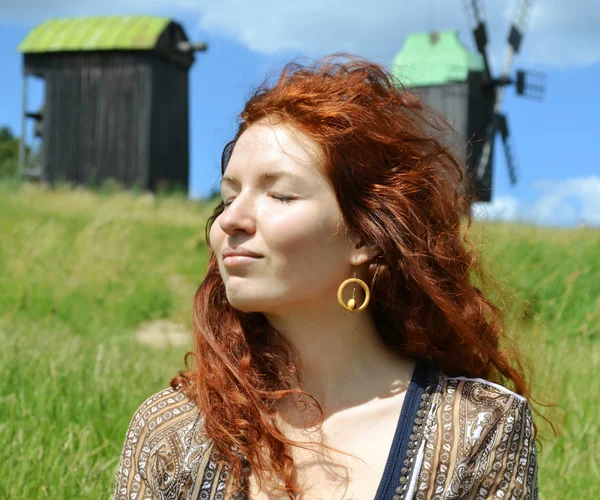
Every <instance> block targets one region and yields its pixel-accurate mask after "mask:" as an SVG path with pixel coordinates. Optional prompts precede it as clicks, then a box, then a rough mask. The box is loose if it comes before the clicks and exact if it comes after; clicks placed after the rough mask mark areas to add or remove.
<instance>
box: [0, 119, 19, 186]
mask: <svg viewBox="0 0 600 500" xmlns="http://www.w3.org/2000/svg"><path fill="white" fill-rule="evenodd" d="M18 166H19V138H18V137H16V136H15V135H14V134H13V132H12V130H11V129H10V127H6V126H3V127H0V177H11V176H13V175H16V173H17V170H18Z"/></svg>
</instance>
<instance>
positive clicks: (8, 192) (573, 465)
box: [0, 182, 600, 499]
mask: <svg viewBox="0 0 600 500" xmlns="http://www.w3.org/2000/svg"><path fill="white" fill-rule="evenodd" d="M211 208H212V207H211V206H209V205H208V204H201V203H196V202H191V201H189V200H186V199H185V197H183V196H162V197H161V196H159V197H152V196H149V195H145V194H132V193H123V192H118V191H117V192H90V191H85V190H75V189H70V188H67V187H62V188H60V189H57V190H44V189H40V188H39V187H37V186H34V185H28V184H23V185H17V184H14V185H12V184H11V185H9V184H7V183H3V182H0V343H1V345H2V349H1V350H0V377H1V380H2V385H1V386H0V463H1V464H2V474H1V475H0V498H9V499H12V498H19V499H20V498H28V499H29V498H31V499H36V498H53V499H54V498H57V499H62V498H108V497H109V496H110V492H111V487H112V481H113V478H114V473H115V467H116V465H117V461H118V458H119V453H120V451H121V446H122V443H123V439H124V434H125V430H126V428H127V426H128V424H129V419H130V418H131V416H132V414H133V412H134V410H135V408H136V407H137V406H138V405H139V404H140V403H141V402H142V401H143V400H144V399H145V398H146V397H147V396H149V395H150V394H152V393H153V392H155V391H157V390H159V389H161V388H163V387H165V386H166V385H167V384H168V382H169V380H170V378H171V377H172V376H173V375H174V374H175V373H176V372H177V370H179V369H180V368H181V367H182V362H183V354H184V353H185V351H186V347H185V346H184V347H171V348H167V349H160V350H158V349H152V348H150V347H146V346H144V345H140V344H139V343H137V342H136V340H135V338H134V332H135V330H136V328H138V327H139V325H141V324H143V323H145V322H148V321H153V320H158V319H163V318H167V319H170V320H172V321H173V322H175V323H176V324H179V325H182V328H184V329H189V327H190V322H191V304H192V298H193V294H194V292H195V290H196V288H197V286H198V285H199V284H200V282H201V281H202V278H203V275H204V271H205V265H206V256H207V251H206V247H205V245H204V225H205V221H206V218H207V216H208V214H209V213H210V210H211ZM472 235H473V237H474V239H475V241H479V242H483V243H482V244H483V251H482V254H483V256H484V257H485V259H486V260H487V261H488V262H489V263H490V264H491V265H492V268H493V270H494V274H495V276H496V277H497V279H498V281H500V283H501V285H503V286H504V287H508V288H510V290H511V292H510V293H509V294H508V295H507V297H508V298H507V299H506V300H505V306H506V307H507V309H508V317H509V326H510V330H511V331H512V333H513V334H514V336H515V337H517V338H518V339H519V343H520V345H521V346H524V349H525V351H526V354H528V355H529V357H530V358H531V359H532V361H533V363H534V367H535V374H536V377H535V380H534V384H535V386H534V388H535V394H536V395H537V397H538V399H540V400H541V401H542V402H550V403H556V404H558V405H560V406H562V407H563V408H564V410H565V411H566V413H565V411H561V410H560V409H549V410H548V409H544V408H541V409H542V412H543V413H544V414H546V415H547V416H548V417H550V418H551V419H552V421H553V422H554V423H555V425H556V426H557V428H558V430H559V432H560V436H559V437H556V438H555V437H553V435H552V433H551V432H550V429H549V428H548V426H547V425H546V424H544V422H543V420H541V419H538V424H539V427H540V430H541V432H542V435H543V436H544V448H543V451H542V452H541V454H540V490H541V497H542V498H597V497H598V498H600V480H599V478H600V464H599V455H600V453H599V450H600V446H599V443H598V439H599V437H600V429H599V425H600V424H599V422H600V407H599V406H600V403H599V402H598V399H599V398H598V389H597V387H596V380H595V379H596V377H597V376H598V373H600V257H599V255H600V231H599V230H596V229H569V230H556V229H539V228H533V227H527V226H520V225H505V224H485V225H481V224H479V225H475V227H474V228H473V231H472Z"/></svg>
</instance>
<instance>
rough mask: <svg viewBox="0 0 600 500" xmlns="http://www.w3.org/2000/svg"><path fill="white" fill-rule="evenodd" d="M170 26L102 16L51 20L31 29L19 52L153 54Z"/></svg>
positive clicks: (165, 21) (158, 20)
mask: <svg viewBox="0 0 600 500" xmlns="http://www.w3.org/2000/svg"><path fill="white" fill-rule="evenodd" d="M169 22H171V20H170V19H169V18H168V17H154V16H103V17H72V18H66V19H49V20H47V21H44V22H43V23H42V24H40V25H39V26H37V27H36V28H34V29H32V30H31V31H30V32H29V34H28V35H27V36H26V37H25V39H24V40H23V41H22V42H21V44H20V45H19V47H18V50H19V52H23V53H32V52H66V51H70V52H71V51H87V50H150V49H152V48H154V46H155V45H156V42H157V40H158V37H159V36H160V34H161V33H162V32H163V31H164V29H165V28H166V27H167V25H168V24H169Z"/></svg>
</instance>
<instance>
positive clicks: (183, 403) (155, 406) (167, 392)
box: [129, 387, 200, 438]
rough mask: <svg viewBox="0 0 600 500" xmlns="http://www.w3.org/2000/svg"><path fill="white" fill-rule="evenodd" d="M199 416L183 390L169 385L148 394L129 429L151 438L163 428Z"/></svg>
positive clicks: (196, 408)
mask: <svg viewBox="0 0 600 500" xmlns="http://www.w3.org/2000/svg"><path fill="white" fill-rule="evenodd" d="M199 417H200V414H199V411H198V407H197V406H196V404H195V403H194V402H193V401H192V400H191V399H189V398H188V396H187V395H186V394H185V392H184V391H183V390H181V389H173V388H171V387H169V388H167V389H164V390H162V391H160V392H157V393H156V394H154V395H152V396H150V397H149V398H148V399H146V401H144V402H143V403H142V404H141V405H140V406H139V407H138V409H137V410H136V412H135V413H134V415H133V418H132V419H131V424H130V426H129V430H133V431H135V432H136V433H138V434H144V435H145V436H147V438H152V437H155V436H156V435H157V434H158V433H160V432H161V431H162V430H164V429H167V428H170V427H171V426H174V425H175V426H177V425H178V424H181V423H182V422H189V421H190V420H196V419H198V418H199Z"/></svg>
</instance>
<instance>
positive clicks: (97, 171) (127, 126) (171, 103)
mask: <svg viewBox="0 0 600 500" xmlns="http://www.w3.org/2000/svg"><path fill="white" fill-rule="evenodd" d="M24 62H25V71H26V72H28V73H30V74H35V75H38V76H41V77H42V78H44V80H45V109H44V136H43V142H44V160H43V162H44V164H43V176H44V178H45V180H47V181H49V182H51V183H53V182H57V181H67V182H71V183H74V184H80V185H96V184H98V183H100V182H102V181H104V180H107V179H110V178H112V179H115V180H117V181H118V182H119V183H121V184H122V185H124V186H125V187H127V188H132V187H139V188H140V189H144V190H147V189H149V190H154V189H156V187H157V185H158V183H159V181H160V180H161V179H163V183H166V184H169V185H179V186H181V187H183V188H184V189H186V190H187V189H188V183H189V153H188V149H189V138H188V134H189V124H188V120H189V117H188V68H189V66H188V67H184V66H183V65H181V64H173V63H170V62H169V61H168V60H167V58H165V57H164V55H162V54H157V53H153V52H150V51H139V52H133V51H131V52H125V51H121V52H70V53H49V54H25V56H24Z"/></svg>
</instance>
